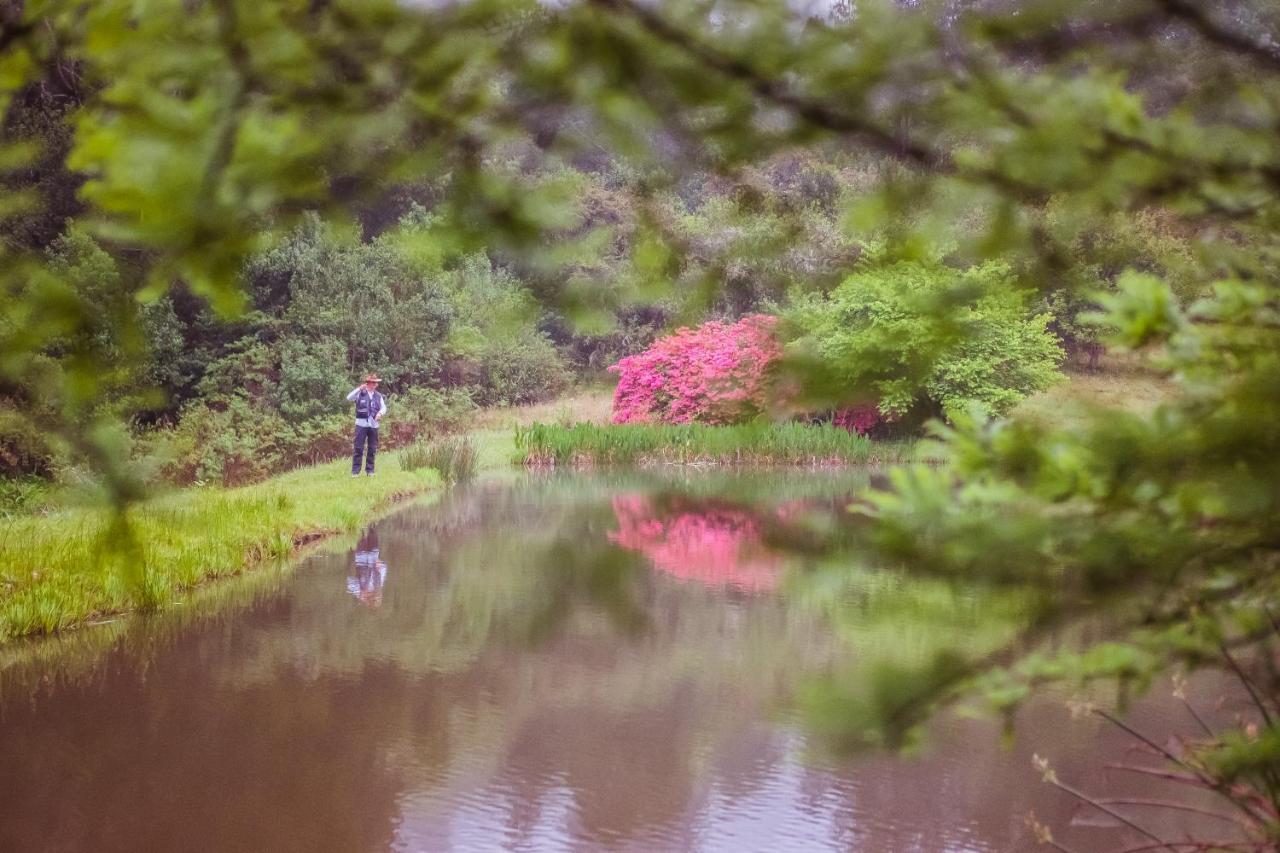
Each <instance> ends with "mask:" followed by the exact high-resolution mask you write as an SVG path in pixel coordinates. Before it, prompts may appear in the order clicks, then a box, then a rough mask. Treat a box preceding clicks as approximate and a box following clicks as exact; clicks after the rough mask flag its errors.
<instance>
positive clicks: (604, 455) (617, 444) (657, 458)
mask: <svg viewBox="0 0 1280 853" xmlns="http://www.w3.org/2000/svg"><path fill="white" fill-rule="evenodd" d="M515 442H516V446H517V448H518V449H519V451H520V453H521V455H522V456H523V459H524V462H525V464H526V465H545V466H551V465H558V466H564V465H569V466H575V465H576V466H584V465H655V464H679V465H689V464H698V463H705V464H715V465H847V464H861V463H878V462H897V461H902V460H904V459H908V458H911V457H912V444H911V443H909V442H879V441H871V440H869V439H866V438H863V437H862V436H859V435H856V434H853V433H849V432H846V431H845V430H843V429H839V428H837V427H833V426H830V425H816V426H810V425H806V424H794V423H788V424H769V423H751V424H742V425H739V426H707V425H705V424H681V425H677V426H668V425H658V424H622V425H602V424H572V425H568V426H565V425H552V424H533V425H531V426H528V427H523V428H519V429H517V430H516V435H515Z"/></svg>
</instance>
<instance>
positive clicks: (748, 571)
mask: <svg viewBox="0 0 1280 853" xmlns="http://www.w3.org/2000/svg"><path fill="white" fill-rule="evenodd" d="M613 512H614V515H615V516H616V517H617V519H618V530H617V531H613V532H610V533H609V541H610V542H613V543H614V544H616V545H618V546H619V547H622V548H626V549H627V550H629V551H637V552H639V553H641V554H643V555H644V556H645V557H647V558H648V559H649V561H650V562H651V563H652V564H653V567H654V568H655V569H657V570H658V571H661V572H665V573H667V574H669V575H672V576H673V577H677V578H680V579H681V580H686V581H695V582H697V583H701V584H704V585H706V586H713V587H726V586H727V587H736V588H738V589H741V590H745V591H748V592H766V591H769V590H772V589H774V588H775V587H776V586H777V585H778V581H779V579H780V578H781V575H782V570H783V559H782V557H781V555H779V554H777V553H776V552H774V551H771V550H770V549H769V548H768V547H767V546H766V545H765V544H764V536H763V526H762V524H761V520H760V519H759V518H758V517H757V516H756V515H754V514H753V513H751V512H749V511H747V510H745V509H741V508H738V507H728V506H714V505H705V504H698V505H692V506H689V507H681V506H678V505H676V506H672V507H671V508H670V509H668V510H667V511H665V512H664V511H660V510H659V509H658V508H657V507H655V506H654V502H653V501H652V500H650V499H649V498H648V497H646V496H644V495H618V496H617V497H615V498H614V499H613Z"/></svg>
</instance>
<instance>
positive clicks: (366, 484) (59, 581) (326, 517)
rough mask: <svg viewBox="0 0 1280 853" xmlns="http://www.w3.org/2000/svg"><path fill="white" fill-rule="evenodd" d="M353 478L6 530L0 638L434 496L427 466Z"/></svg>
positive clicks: (335, 472) (245, 490) (328, 471)
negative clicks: (420, 496) (430, 493)
mask: <svg viewBox="0 0 1280 853" xmlns="http://www.w3.org/2000/svg"><path fill="white" fill-rule="evenodd" d="M388 462H389V463H391V464H385V465H383V466H382V470H381V471H380V472H379V474H378V476H377V477H361V478H358V479H353V478H351V477H350V476H348V474H347V466H348V464H349V463H347V462H345V461H343V462H334V463H330V464H326V465H317V466H314V467H310V468H303V469H299V470H296V471H292V472H290V473H287V474H284V475H281V476H279V477H275V478H273V479H271V480H268V481H266V482H264V483H260V484H257V485H253V486H245V487H241V488H235V489H217V488H199V489H186V490H182V491H177V492H173V493H170V494H166V495H162V496H159V497H156V498H154V499H152V500H150V501H147V502H145V503H143V504H141V505H139V506H136V507H134V508H132V509H131V510H130V511H129V513H128V514H127V516H125V517H123V518H121V517H117V516H116V515H115V514H113V513H111V512H110V511H108V510H106V509H103V508H71V509H64V510H62V511H59V512H54V513H51V514H48V515H43V516H29V517H22V518H13V519H8V520H4V521H0V641H4V640H8V639H12V638H14V637H18V636H23V635H27V634H39V633H47V632H51V631H55V630H58V629H62V628H67V627H70V626H73V625H78V624H83V623H85V622H91V621H95V620H98V619H101V618H103V617H105V616H108V615H111V614H117V613H123V612H126V611H130V610H135V609H140V608H147V607H154V606H158V605H160V604H163V603H165V602H167V601H169V600H170V599H171V598H172V597H173V596H174V594H175V593H177V592H180V591H182V590H186V589H190V588H191V587H194V586H196V585H198V584H200V583H202V582H203V581H206V580H209V579H212V578H217V577H224V576H228V575H235V574H239V573H241V572H243V571H245V570H247V569H250V568H252V567H254V566H255V565H257V564H260V563H262V562H263V561H266V560H271V559H276V558H283V557H287V556H289V555H291V554H293V553H294V552H295V551H296V550H297V549H299V548H300V547H302V546H303V545H305V544H307V543H308V542H311V541H314V540H316V539H319V538H323V537H325V536H329V535H332V534H335V533H341V532H346V531H354V530H356V529H358V528H359V527H360V526H361V525H362V524H364V523H365V522H366V521H368V519H369V516H370V515H372V514H374V513H376V512H378V511H379V510H380V509H382V508H385V507H387V506H390V505H391V504H393V503H395V502H397V501H399V500H403V499H405V498H408V497H411V496H413V495H416V494H420V493H422V492H424V491H427V490H429V489H433V488H436V487H438V485H439V482H440V480H439V477H438V476H437V475H436V472H435V471H433V470H430V469H421V470H416V471H404V470H400V467H399V466H398V465H397V464H394V461H393V460H391V459H389V460H388Z"/></svg>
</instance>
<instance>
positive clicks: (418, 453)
mask: <svg viewBox="0 0 1280 853" xmlns="http://www.w3.org/2000/svg"><path fill="white" fill-rule="evenodd" d="M478 456H479V454H478V451H477V450H476V446H475V445H474V444H472V443H471V440H470V439H469V438H468V437H467V436H465V435H464V436H454V437H452V438H441V439H437V440H435V441H423V442H418V443H417V444H413V445H410V446H409V447H406V448H405V449H404V450H402V451H400V454H399V461H400V469H401V470H403V471H416V470H418V469H421V468H432V469H434V470H435V471H436V472H437V473H439V474H440V478H441V479H443V480H444V481H445V482H446V483H465V482H467V481H468V480H470V479H471V478H473V477H474V476H475V474H476V463H477V460H478Z"/></svg>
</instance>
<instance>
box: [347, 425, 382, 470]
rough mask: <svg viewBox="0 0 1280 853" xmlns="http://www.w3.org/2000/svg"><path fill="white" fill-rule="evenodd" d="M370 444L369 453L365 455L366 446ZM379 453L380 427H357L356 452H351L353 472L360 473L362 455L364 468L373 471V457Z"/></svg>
mask: <svg viewBox="0 0 1280 853" xmlns="http://www.w3.org/2000/svg"><path fill="white" fill-rule="evenodd" d="M366 445H368V447H369V453H368V455H367V456H366V455H365V452H364V451H365V446H366ZM377 455H378V429H377V427H362V426H358V427H356V445H355V452H354V453H352V454H351V473H352V474H359V473H360V457H361V456H364V470H365V471H367V472H368V473H370V474H372V473H373V459H374V457H375V456H377Z"/></svg>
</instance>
